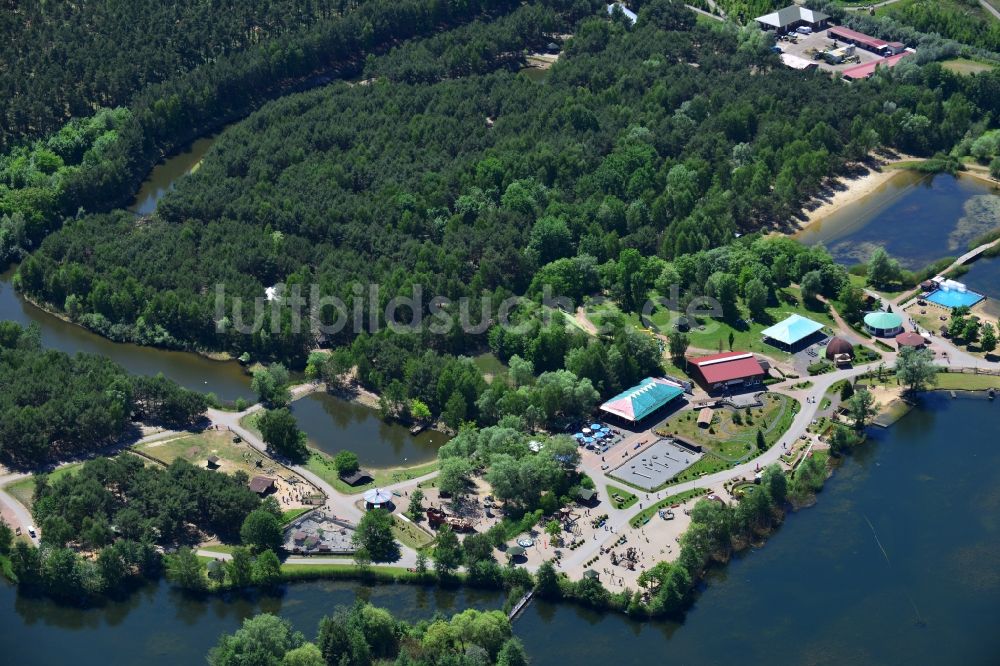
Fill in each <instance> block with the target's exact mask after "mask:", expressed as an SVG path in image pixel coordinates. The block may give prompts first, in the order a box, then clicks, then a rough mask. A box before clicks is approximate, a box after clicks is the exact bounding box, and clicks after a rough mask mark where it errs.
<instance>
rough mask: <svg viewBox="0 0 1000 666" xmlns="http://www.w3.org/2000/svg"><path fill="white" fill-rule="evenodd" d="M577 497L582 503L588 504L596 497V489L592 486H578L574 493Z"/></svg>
mask: <svg viewBox="0 0 1000 666" xmlns="http://www.w3.org/2000/svg"><path fill="white" fill-rule="evenodd" d="M576 497H577V499H579V500H580V502H581V503H583V504H590V503H592V502H594V500H596V499H597V491H596V490H594V489H593V488H580V490H579V492H577V494H576Z"/></svg>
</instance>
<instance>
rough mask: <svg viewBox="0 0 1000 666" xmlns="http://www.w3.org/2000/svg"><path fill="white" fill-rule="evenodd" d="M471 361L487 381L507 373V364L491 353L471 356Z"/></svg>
mask: <svg viewBox="0 0 1000 666" xmlns="http://www.w3.org/2000/svg"><path fill="white" fill-rule="evenodd" d="M472 363H473V364H474V365H475V366H476V367H477V368H478V369H479V372H481V373H483V377H484V378H485V379H486V381H488V382H492V381H493V380H494V379H496V378H498V377H505V376H506V375H507V366H506V365H504V364H503V361H501V360H500V359H498V358H497V357H496V356H494V355H493V354H492V353H489V352H487V353H485V354H480V355H479V356H474V357H472Z"/></svg>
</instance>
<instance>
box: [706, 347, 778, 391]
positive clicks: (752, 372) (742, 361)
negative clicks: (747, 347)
mask: <svg viewBox="0 0 1000 666" xmlns="http://www.w3.org/2000/svg"><path fill="white" fill-rule="evenodd" d="M689 363H690V366H689V367H690V370H691V375H692V376H693V377H694V379H695V380H697V382H698V383H699V384H701V386H702V387H703V388H704V389H706V390H708V391H712V390H717V389H721V388H729V387H739V386H750V385H754V384H759V383H760V381H761V380H762V379H763V378H764V377H765V376H766V375H767V371H766V370H764V367H763V366H762V365H761V364H760V361H758V360H757V357H756V356H754V355H753V354H750V353H747V352H727V353H724V354H712V355H711V356H702V357H700V358H693V359H691V360H690V361H689Z"/></svg>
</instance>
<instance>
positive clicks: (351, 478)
mask: <svg viewBox="0 0 1000 666" xmlns="http://www.w3.org/2000/svg"><path fill="white" fill-rule="evenodd" d="M340 478H341V480H343V482H344V483H346V484H347V485H349V486H360V485H363V484H365V483H369V482H370V481H374V480H375V477H374V476H372V473H371V472H369V471H368V470H366V469H359V470H358V471H356V472H354V474H348V475H347V476H342V477H340Z"/></svg>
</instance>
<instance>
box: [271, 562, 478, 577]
mask: <svg viewBox="0 0 1000 666" xmlns="http://www.w3.org/2000/svg"><path fill="white" fill-rule="evenodd" d="M281 578H282V580H284V581H286V582H294V581H298V580H317V579H321V578H331V579H343V580H355V579H358V578H364V579H371V580H381V581H385V582H407V581H408V582H416V581H422V580H434V575H433V573H430V574H426V575H425V576H424V577H422V576H421V575H420V574H418V573H416V572H414V571H410V570H409V569H407V568H406V567H399V566H394V565H391V564H372V565H371V566H369V567H368V568H367V569H366V570H364V571H362V570H361V569H360V568H359V567H358V566H357V565H356V564H354V562H353V561H352V560H348V559H345V560H344V563H343V564H325V563H324V564H319V563H317V564H282V565H281ZM462 578H463V576H462V575H461V574H459V575H458V578H457V580H461V579H462Z"/></svg>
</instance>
